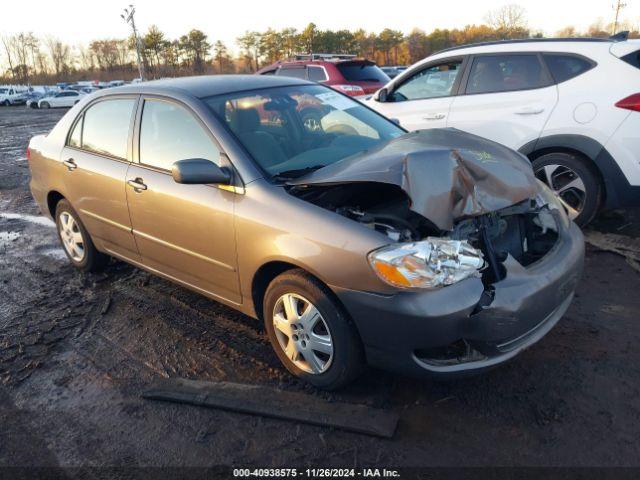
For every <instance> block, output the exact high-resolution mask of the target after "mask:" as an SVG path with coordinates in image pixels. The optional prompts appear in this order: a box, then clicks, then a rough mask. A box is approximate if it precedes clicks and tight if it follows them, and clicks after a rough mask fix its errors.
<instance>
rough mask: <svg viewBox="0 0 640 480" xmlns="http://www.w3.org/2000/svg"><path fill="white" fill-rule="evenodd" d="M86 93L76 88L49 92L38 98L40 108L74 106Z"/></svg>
mask: <svg viewBox="0 0 640 480" xmlns="http://www.w3.org/2000/svg"><path fill="white" fill-rule="evenodd" d="M85 95H86V93H84V92H83V91H76V90H62V91H60V92H56V93H53V94H48V95H46V96H44V97H42V98H41V99H40V100H38V108H58V107H73V106H74V105H75V104H76V103H78V102H79V101H80V100H81V99H82V97H83V96H85Z"/></svg>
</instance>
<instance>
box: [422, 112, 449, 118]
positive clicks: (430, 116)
mask: <svg viewBox="0 0 640 480" xmlns="http://www.w3.org/2000/svg"><path fill="white" fill-rule="evenodd" d="M444 117H446V115H445V114H444V113H430V114H429V115H425V116H424V117H422V119H423V120H442V119H443V118H444Z"/></svg>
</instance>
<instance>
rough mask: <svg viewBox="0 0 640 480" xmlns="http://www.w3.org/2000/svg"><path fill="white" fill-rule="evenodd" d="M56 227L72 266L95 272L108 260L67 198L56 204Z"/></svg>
mask: <svg viewBox="0 0 640 480" xmlns="http://www.w3.org/2000/svg"><path fill="white" fill-rule="evenodd" d="M56 227H57V230H58V238H60V243H62V248H63V249H64V252H65V253H66V254H67V257H68V258H69V260H70V261H71V263H72V264H73V266H74V267H76V268H78V269H79V270H82V271H85V272H95V271H98V270H100V269H102V268H103V267H104V266H105V265H106V264H107V263H108V262H109V257H108V256H107V255H105V254H104V253H101V252H99V251H98V250H97V249H96V247H95V246H94V244H93V241H92V240H91V237H90V236H89V233H88V232H87V230H86V229H85V228H84V225H83V224H82V222H81V221H80V217H79V216H78V214H77V213H76V211H75V210H74V209H73V208H72V207H71V204H70V203H69V202H68V201H67V200H60V202H58V205H57V206H56Z"/></svg>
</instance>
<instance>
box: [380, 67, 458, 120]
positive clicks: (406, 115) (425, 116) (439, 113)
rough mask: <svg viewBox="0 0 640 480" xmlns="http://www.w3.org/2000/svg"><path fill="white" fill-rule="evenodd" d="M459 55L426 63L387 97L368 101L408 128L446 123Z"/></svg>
mask: <svg viewBox="0 0 640 480" xmlns="http://www.w3.org/2000/svg"><path fill="white" fill-rule="evenodd" d="M462 62H463V60H462V59H450V60H446V61H443V62H439V63H437V64H435V65H434V64H432V65H428V66H425V68H423V69H421V70H419V71H418V72H416V73H414V74H413V75H411V76H410V77H408V78H407V79H405V80H403V81H402V82H401V83H399V84H398V86H396V87H395V88H394V89H393V91H392V92H391V93H390V94H389V96H388V98H387V101H385V102H378V101H375V100H374V101H373V102H371V103H370V104H369V105H370V106H371V108H373V109H375V110H377V111H379V112H380V113H382V114H383V115H385V116H386V117H388V118H392V119H397V120H399V121H400V125H402V127H404V128H406V129H407V130H409V131H412V130H420V129H425V128H444V127H446V126H447V119H448V116H449V109H450V107H451V103H452V101H453V98H454V95H455V93H456V92H455V90H456V88H457V85H458V83H459V81H460V80H459V79H460V75H461V71H462Z"/></svg>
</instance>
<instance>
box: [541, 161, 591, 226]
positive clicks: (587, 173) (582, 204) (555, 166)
mask: <svg viewBox="0 0 640 480" xmlns="http://www.w3.org/2000/svg"><path fill="white" fill-rule="evenodd" d="M532 165H533V171H534V172H535V174H536V177H537V178H538V179H540V180H541V181H543V182H544V183H545V184H547V186H549V188H551V190H553V191H554V193H555V194H556V195H557V196H558V197H559V198H560V199H561V201H562V203H563V204H564V205H565V209H567V213H568V214H569V217H571V218H572V220H573V221H574V222H575V223H576V224H578V225H579V226H581V227H584V226H585V225H587V224H588V223H589V222H591V220H593V218H594V217H595V216H596V214H597V213H598V210H599V209H600V204H601V202H602V185H601V184H600V180H599V179H598V175H597V173H596V172H595V171H594V169H593V167H591V166H590V165H589V164H587V163H586V162H585V160H584V159H583V158H582V157H581V156H579V155H574V154H571V153H564V152H562V153H560V152H558V153H548V154H546V155H542V156H540V157H538V158H536V159H535V160H534V161H533V162H532Z"/></svg>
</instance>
